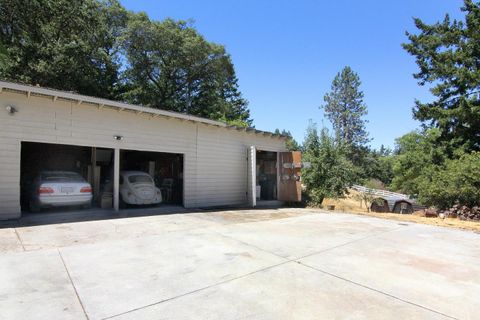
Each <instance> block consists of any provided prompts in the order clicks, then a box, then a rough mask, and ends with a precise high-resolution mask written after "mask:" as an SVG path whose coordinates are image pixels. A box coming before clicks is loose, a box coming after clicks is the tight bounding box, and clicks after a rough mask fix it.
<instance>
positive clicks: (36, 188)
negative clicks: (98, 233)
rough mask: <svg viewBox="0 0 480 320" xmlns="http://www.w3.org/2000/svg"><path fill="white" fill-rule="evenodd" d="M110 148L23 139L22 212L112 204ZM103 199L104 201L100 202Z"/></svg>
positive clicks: (111, 151)
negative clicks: (24, 140) (25, 140)
mask: <svg viewBox="0 0 480 320" xmlns="http://www.w3.org/2000/svg"><path fill="white" fill-rule="evenodd" d="M112 180H113V150H112V149H104V148H94V147H84V146H73V145H62V144H49V143H37V142H22V144H21V164H20V204H21V209H22V212H39V211H42V212H49V211H50V212H51V211H58V210H68V209H72V210H78V209H79V208H90V207H92V206H93V207H103V208H112V192H111V190H109V188H110V187H109V186H111V181H112ZM102 200H103V203H102Z"/></svg>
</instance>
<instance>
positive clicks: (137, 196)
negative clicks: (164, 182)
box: [120, 171, 162, 205]
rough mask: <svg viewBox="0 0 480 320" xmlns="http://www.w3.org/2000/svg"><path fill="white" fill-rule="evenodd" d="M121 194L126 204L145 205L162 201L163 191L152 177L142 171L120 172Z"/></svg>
mask: <svg viewBox="0 0 480 320" xmlns="http://www.w3.org/2000/svg"><path fill="white" fill-rule="evenodd" d="M120 195H121V199H122V201H123V202H124V203H126V204H133V205H145V204H157V203H160V202H162V193H161V191H160V189H158V188H157V187H156V186H155V182H154V181H153V179H152V177H151V176H150V175H149V174H148V173H146V172H142V171H122V172H120Z"/></svg>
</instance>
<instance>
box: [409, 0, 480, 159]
mask: <svg viewBox="0 0 480 320" xmlns="http://www.w3.org/2000/svg"><path fill="white" fill-rule="evenodd" d="M462 11H463V12H465V21H457V20H453V21H451V19H450V17H449V16H448V14H447V15H446V16H445V18H444V19H443V21H442V22H437V23H435V24H432V25H429V24H426V23H424V22H423V21H422V20H420V19H418V18H416V19H415V25H416V27H417V28H418V30H419V33H418V34H411V33H408V32H407V36H408V39H409V40H410V42H409V43H406V44H403V47H404V48H405V50H407V51H408V52H409V53H410V54H411V55H413V56H414V57H415V58H416V62H417V64H418V66H419V68H420V71H419V72H418V73H416V74H414V77H415V78H416V79H418V80H419V84H420V85H422V86H423V85H425V84H427V83H428V84H431V85H433V87H432V88H431V89H430V91H431V92H432V94H433V95H434V96H435V97H436V99H435V100H434V101H432V102H428V103H424V102H420V101H418V100H417V101H415V108H414V117H415V118H416V119H418V120H420V121H423V122H424V123H425V127H436V128H438V129H439V130H440V132H441V135H440V137H439V142H443V143H448V144H449V145H450V146H451V147H452V148H451V149H452V150H455V149H456V148H458V147H461V148H465V150H466V151H471V150H480V129H479V128H480V2H478V1H472V0H464V6H463V8H462ZM452 150H451V151H450V153H452Z"/></svg>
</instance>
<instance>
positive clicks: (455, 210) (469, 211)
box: [443, 204, 480, 221]
mask: <svg viewBox="0 0 480 320" xmlns="http://www.w3.org/2000/svg"><path fill="white" fill-rule="evenodd" d="M443 213H444V214H445V216H447V217H449V218H459V219H461V220H471V221H480V207H478V206H475V207H472V208H469V207H467V206H461V205H458V204H456V205H454V206H453V207H451V208H450V209H449V210H445V211H443Z"/></svg>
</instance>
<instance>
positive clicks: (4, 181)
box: [0, 91, 285, 219]
mask: <svg viewBox="0 0 480 320" xmlns="http://www.w3.org/2000/svg"><path fill="white" fill-rule="evenodd" d="M6 105H13V106H15V108H17V110H18V112H17V113H15V114H14V115H12V116H11V115H8V114H7V112H5V110H4V107H5V106H6ZM115 134H121V135H122V136H123V137H124V139H123V140H122V141H116V140H115V139H113V135H115ZM22 141H30V142H43V143H61V144H70V145H78V146H95V147H104V148H120V149H131V150H143V151H158V152H172V153H182V154H183V155H184V179H185V186H184V205H185V206H186V207H204V206H205V207H206V206H218V205H235V204H245V203H246V191H247V162H246V159H245V156H246V150H247V147H249V146H251V145H255V146H257V149H260V150H270V151H284V150H285V143H284V139H281V138H279V137H278V136H273V137H272V136H271V135H266V134H259V133H258V132H256V131H254V130H253V131H252V130H250V131H248V132H246V131H239V130H237V129H234V128H229V127H219V126H213V125H208V124H205V123H200V122H192V121H185V120H180V119H175V118H164V117H155V118H154V117H152V116H151V115H148V114H135V113H132V112H126V111H119V110H114V109H111V108H103V109H98V108H97V107H96V106H93V105H83V104H82V105H78V104H76V103H74V102H69V101H64V100H60V99H59V100H57V101H53V100H52V99H49V98H44V97H35V96H31V97H30V98H27V96H26V95H22V94H18V93H12V92H5V91H4V92H3V93H1V94H0V142H1V150H0V182H1V187H0V197H1V199H5V201H2V202H0V219H2V218H6V217H8V218H12V217H14V216H18V215H19V213H20V203H19V199H20V188H19V181H20V145H21V142H22ZM7 200H8V201H7Z"/></svg>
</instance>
